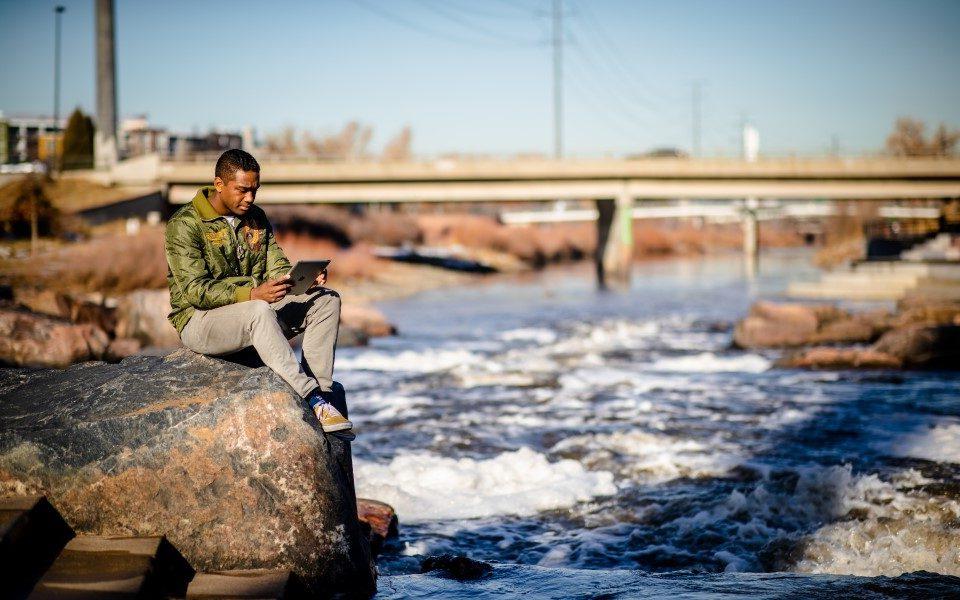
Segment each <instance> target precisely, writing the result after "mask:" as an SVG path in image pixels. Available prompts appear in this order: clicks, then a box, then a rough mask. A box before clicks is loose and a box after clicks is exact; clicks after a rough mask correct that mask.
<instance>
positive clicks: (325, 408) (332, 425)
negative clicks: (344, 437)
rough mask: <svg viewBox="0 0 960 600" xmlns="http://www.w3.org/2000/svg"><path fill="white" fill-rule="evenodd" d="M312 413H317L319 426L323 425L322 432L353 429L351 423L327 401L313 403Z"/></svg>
mask: <svg viewBox="0 0 960 600" xmlns="http://www.w3.org/2000/svg"><path fill="white" fill-rule="evenodd" d="M313 414H315V415H317V420H318V421H320V426H321V427H323V431H324V433H332V432H334V431H344V430H346V429H353V423H351V422H350V421H348V420H347V418H346V417H344V416H343V415H341V414H340V411H339V410H337V409H336V407H334V406H333V405H332V404H330V403H329V402H318V403H317V404H314V405H313Z"/></svg>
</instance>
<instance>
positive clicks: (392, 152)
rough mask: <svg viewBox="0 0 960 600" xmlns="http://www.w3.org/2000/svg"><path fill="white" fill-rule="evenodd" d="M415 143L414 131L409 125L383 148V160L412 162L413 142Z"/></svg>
mask: <svg viewBox="0 0 960 600" xmlns="http://www.w3.org/2000/svg"><path fill="white" fill-rule="evenodd" d="M412 141H413V131H411V130H410V126H409V125H407V126H405V127H404V128H403V129H401V130H400V133H398V134H397V135H395V136H394V137H393V139H391V140H390V141H389V142H387V145H386V146H384V147H383V155H382V158H383V160H385V161H400V160H410V158H411V156H413V152H412V149H411V142H412Z"/></svg>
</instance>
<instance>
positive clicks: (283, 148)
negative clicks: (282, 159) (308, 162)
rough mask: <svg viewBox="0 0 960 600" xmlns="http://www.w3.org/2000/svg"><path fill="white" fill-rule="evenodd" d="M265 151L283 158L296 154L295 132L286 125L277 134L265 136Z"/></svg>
mask: <svg viewBox="0 0 960 600" xmlns="http://www.w3.org/2000/svg"><path fill="white" fill-rule="evenodd" d="M264 146H265V147H266V149H267V152H269V153H271V154H280V155H284V156H289V155H292V154H296V153H297V132H296V130H295V129H294V128H293V127H292V126H290V125H288V126H286V127H284V128H283V129H281V130H280V131H279V132H278V133H272V134H270V135H268V136H267V140H266V144H265V145H264Z"/></svg>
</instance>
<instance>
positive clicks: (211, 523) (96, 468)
mask: <svg viewBox="0 0 960 600" xmlns="http://www.w3.org/2000/svg"><path fill="white" fill-rule="evenodd" d="M341 389H342V388H341ZM0 493H3V494H27V493H43V494H46V495H47V497H48V498H50V499H51V501H52V503H53V504H54V505H55V506H56V508H57V509H58V510H59V511H60V512H61V513H62V514H63V515H64V517H65V518H66V519H67V521H68V523H69V524H70V525H71V526H72V527H73V528H74V529H75V530H76V531H77V532H78V533H90V534H100V535H130V536H155V535H165V536H167V538H168V539H169V540H170V541H171V542H172V543H173V544H174V545H175V546H176V547H177V548H178V549H179V550H180V551H181V552H182V553H183V555H184V556H185V557H186V558H187V559H188V560H189V561H190V562H191V563H192V564H193V566H194V567H195V568H197V569H198V570H203V571H223V570H229V569H258V568H271V569H290V570H293V571H295V572H296V573H298V574H299V575H300V576H302V577H303V578H304V579H305V580H306V581H307V582H309V583H310V585H311V587H313V589H314V590H315V591H320V590H322V591H323V592H324V593H330V592H335V591H343V592H347V593H349V594H351V595H353V594H357V595H369V594H370V593H372V591H373V589H374V585H375V574H374V570H373V567H372V563H371V559H370V548H369V544H368V542H367V540H366V539H365V537H364V532H363V530H362V529H361V527H360V524H359V522H358V520H357V503H356V496H355V493H354V487H353V469H352V463H351V454H350V444H349V443H348V442H346V441H344V440H341V439H339V438H336V437H334V436H329V435H324V434H323V433H322V432H321V431H320V430H319V428H318V426H317V424H316V422H315V419H314V418H313V415H312V413H311V412H310V411H309V409H307V408H306V407H305V405H304V404H303V403H302V402H301V401H300V400H299V398H297V396H296V394H294V393H293V391H292V390H291V389H290V388H289V387H288V386H287V384H285V383H284V382H283V381H282V380H280V378H279V377H277V376H276V375H275V374H274V373H273V372H272V371H270V370H269V369H267V368H259V369H251V368H248V367H244V366H240V365H237V364H234V363H231V362H227V361H223V360H218V359H213V358H207V357H204V356H200V355H196V354H193V353H192V352H190V351H188V350H184V349H181V350H178V351H176V352H174V353H172V354H169V355H167V356H166V357H162V358H161V357H148V356H135V357H131V358H128V359H125V360H124V361H123V362H121V363H119V364H114V365H110V364H104V363H86V364H82V365H75V366H73V367H71V368H69V369H66V370H53V369H40V370H29V369H7V370H0Z"/></svg>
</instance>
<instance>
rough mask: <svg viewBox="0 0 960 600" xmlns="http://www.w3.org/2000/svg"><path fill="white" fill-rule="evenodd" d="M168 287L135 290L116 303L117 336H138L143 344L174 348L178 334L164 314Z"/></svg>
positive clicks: (168, 307)
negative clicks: (166, 288) (164, 288)
mask: <svg viewBox="0 0 960 600" xmlns="http://www.w3.org/2000/svg"><path fill="white" fill-rule="evenodd" d="M170 311H171V308H170V290H137V291H135V292H130V293H129V294H127V295H126V296H124V297H123V298H121V299H120V301H119V302H118V303H117V328H116V334H117V337H127V338H133V339H136V340H139V341H140V343H141V344H143V345H144V346H152V347H156V348H176V347H177V346H179V345H180V336H179V335H178V334H177V330H176V329H175V328H174V326H173V325H171V324H170V321H168V320H167V315H168V314H170Z"/></svg>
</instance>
